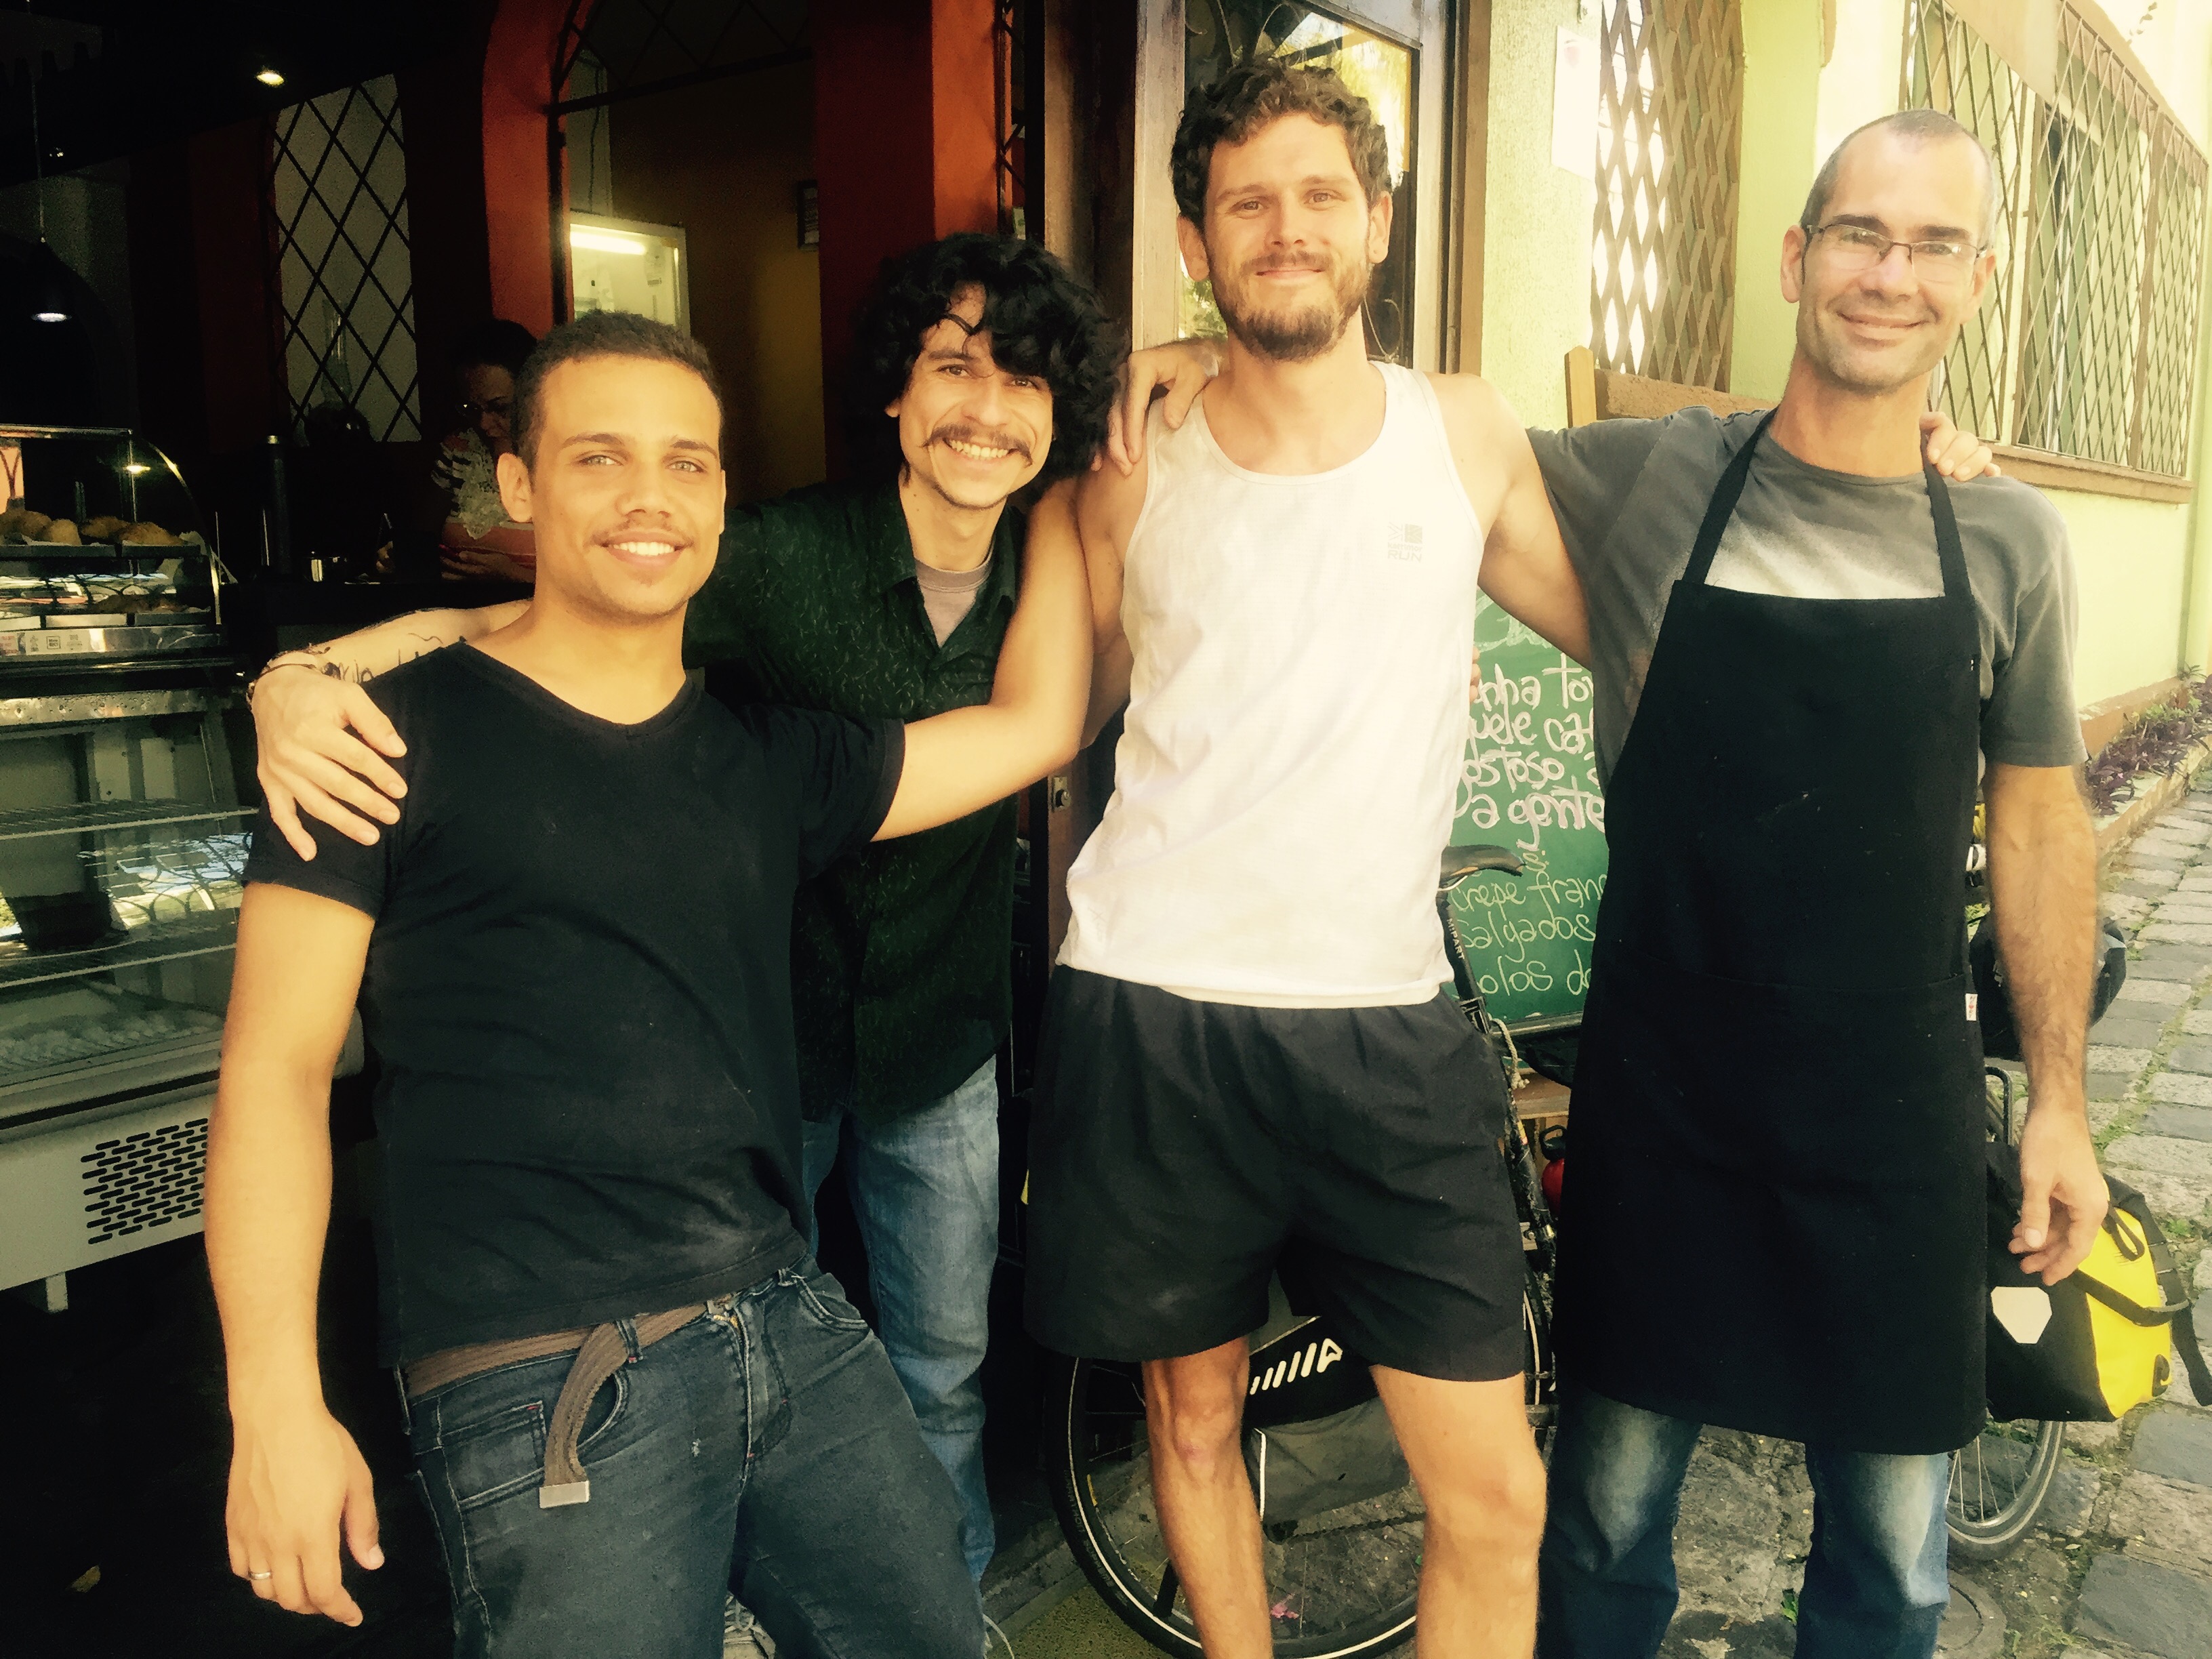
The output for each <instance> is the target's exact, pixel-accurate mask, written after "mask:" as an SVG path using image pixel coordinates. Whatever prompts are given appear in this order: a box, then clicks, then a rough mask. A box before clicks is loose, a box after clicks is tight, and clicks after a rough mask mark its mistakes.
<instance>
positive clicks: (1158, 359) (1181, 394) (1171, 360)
mask: <svg viewBox="0 0 2212 1659" xmlns="http://www.w3.org/2000/svg"><path fill="white" fill-rule="evenodd" d="M1220 372H1221V342H1220V341H1218V340H1170V342H1169V343H1167V344H1165V345H1158V346H1152V347H1148V348H1147V349H1145V350H1143V351H1135V352H1132V353H1130V354H1129V361H1128V362H1127V364H1125V365H1124V366H1123V368H1122V372H1121V396H1120V397H1119V398H1116V399H1115V402H1114V406H1113V407H1112V408H1111V409H1109V410H1108V411H1107V413H1106V448H1105V450H1104V452H1103V453H1102V454H1100V455H1099V456H1097V458H1095V459H1093V460H1092V461H1091V471H1094V472H1096V471H1103V470H1104V468H1105V465H1106V464H1107V463H1108V462H1109V461H1110V462H1111V463H1112V464H1113V465H1114V467H1115V469H1116V470H1118V471H1120V472H1121V473H1122V474H1123V475H1124V476H1125V477H1126V476H1127V474H1129V473H1131V472H1133V471H1135V470H1136V467H1137V464H1138V462H1139V461H1141V460H1143V459H1145V421H1146V415H1147V414H1148V412H1149V411H1150V410H1151V409H1152V399H1153V398H1154V397H1155V396H1163V397H1164V398H1165V401H1164V403H1163V404H1161V406H1160V413H1161V416H1162V418H1163V419H1164V420H1165V421H1166V422H1167V423H1168V429H1169V430H1170V432H1172V431H1176V430H1177V429H1179V428H1181V427H1182V423H1183V422H1184V421H1186V420H1187V419H1188V418H1189V416H1190V410H1191V405H1192V404H1195V403H1196V402H1197V401H1198V399H1199V394H1200V393H1201V392H1204V391H1205V390H1206V384H1207V382H1208V381H1210V380H1212V379H1213V377H1214V376H1215V375H1216V374H1219V373H1220Z"/></svg>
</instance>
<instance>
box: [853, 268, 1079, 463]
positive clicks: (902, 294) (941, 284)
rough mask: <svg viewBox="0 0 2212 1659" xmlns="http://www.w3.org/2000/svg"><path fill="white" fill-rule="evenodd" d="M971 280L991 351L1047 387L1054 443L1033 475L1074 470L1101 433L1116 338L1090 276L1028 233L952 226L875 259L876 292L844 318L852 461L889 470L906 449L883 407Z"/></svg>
mask: <svg viewBox="0 0 2212 1659" xmlns="http://www.w3.org/2000/svg"><path fill="white" fill-rule="evenodd" d="M965 289H981V291H982V295H983V318H982V320H981V322H979V323H977V324H976V325H975V331H977V332H978V333H981V332H982V331H985V330H988V331H989V332H990V336H991V358H992V361H993V362H995V363H997V364H998V366H999V367H1000V368H1003V369H1010V370H1012V372H1013V373H1015V374H1033V375H1035V376H1036V378H1037V379H1039V380H1042V381H1043V382H1044V383H1045V384H1046V385H1047V386H1049V387H1051V388H1052V448H1051V450H1050V451H1049V452H1048V453H1047V454H1046V456H1045V461H1044V467H1043V470H1042V471H1040V472H1039V473H1038V475H1037V479H1036V482H1037V483H1054V482H1056V481H1057V480H1059V479H1061V478H1070V477H1074V476H1075V475H1076V474H1077V473H1079V472H1082V471H1085V470H1087V469H1088V468H1089V467H1090V465H1091V457H1092V456H1094V455H1095V454H1097V452H1098V447H1099V445H1101V444H1102V443H1103V442H1105V441H1106V416H1107V411H1108V410H1110V409H1111V408H1112V407H1113V404H1114V390H1115V377H1116V376H1117V375H1118V374H1119V373H1120V371H1121V359H1122V352H1121V340H1120V338H1119V337H1118V336H1117V335H1116V334H1115V331H1114V330H1113V329H1112V328H1111V327H1110V326H1109V325H1108V323H1107V321H1106V314H1105V313H1104V312H1103V310H1102V309H1100V307H1099V304H1098V296H1097V295H1096V294H1095V293H1093V292H1092V291H1091V286H1090V284H1089V283H1085V282H1084V281H1083V279H1082V278H1081V277H1079V276H1077V275H1076V274H1075V273H1074V272H1073V271H1072V270H1069V269H1068V268H1067V267H1066V265H1065V264H1061V263H1060V260H1059V259H1057V258H1054V256H1053V255H1051V254H1050V253H1048V252H1045V250H1044V249H1042V248H1041V247H1039V246H1037V245H1036V243H1034V242H1025V241H1019V240H1016V239H1015V238H1013V237H1011V236H990V235H986V234H983V233H981V231H959V232H957V233H955V234H952V235H951V236H947V237H945V239H944V240H941V241H936V242H929V243H926V244H924V245H923V246H921V247H918V248H915V249H914V250H913V251H912V252H908V253H903V254H901V255H899V256H898V257H897V258H892V259H887V260H885V261H884V267H883V271H882V273H881V275H880V276H879V277H878V280H877V283H876V289H875V292H874V293H873V294H872V295H869V297H868V300H867V302H866V304H865V305H864V306H862V307H861V308H860V314H859V315H858V316H857V317H856V318H855V319H854V327H853V357H852V366H851V369H850V371H849V373H848V375H847V378H846V385H845V424H846V434H847V441H848V444H849V446H850V448H851V453H852V458H853V464H854V471H855V472H856V473H857V474H858V475H859V476H860V477H867V478H878V479H889V478H896V477H898V476H899V473H900V470H901V469H902V467H903V466H904V465H906V457H905V455H904V453H902V451H901V449H900V448H899V438H898V423H897V422H896V421H893V420H890V419H889V418H887V417H886V416H884V409H885V408H886V407H887V406H889V405H890V404H893V403H895V402H896V401H897V400H898V398H900V396H901V395H902V393H904V392H905V391H906V387H907V382H908V379H909V378H910V377H911V376H912V375H913V374H914V364H915V359H916V358H917V357H919V356H921V337H922V336H923V335H925V334H927V333H928V332H929V331H930V330H931V329H933V328H934V327H936V326H937V325H938V324H939V322H941V321H943V320H944V319H945V316H946V315H947V314H948V313H950V312H951V309H952V307H953V304H954V301H955V300H956V298H957V296H958V295H960V294H961V293H962V292H963V290H965Z"/></svg>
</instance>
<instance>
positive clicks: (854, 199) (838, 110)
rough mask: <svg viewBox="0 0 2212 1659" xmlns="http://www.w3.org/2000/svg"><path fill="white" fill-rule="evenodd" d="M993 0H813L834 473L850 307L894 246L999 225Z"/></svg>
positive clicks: (826, 384)
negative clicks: (817, 1)
mask: <svg viewBox="0 0 2212 1659" xmlns="http://www.w3.org/2000/svg"><path fill="white" fill-rule="evenodd" d="M992 15H993V9H992V3H991V0H842V3H839V4H837V5H834V6H817V7H816V8H815V9H814V12H813V15H812V18H811V29H812V40H813V48H814V97H815V106H814V161H815V176H816V179H817V186H818V188H819V190H820V192H821V222H822V369H823V389H824V393H825V396H824V398H823V409H824V412H825V416H826V418H827V420H828V422H829V458H830V471H831V472H832V473H833V474H835V473H836V472H839V471H842V455H843V449H844V445H843V441H842V431H841V430H840V423H841V411H842V386H843V385H844V377H845V364H846V361H847V358H848V356H849V355H850V353H851V349H852V320H853V313H854V311H855V310H856V309H857V308H858V307H859V306H860V302H861V301H863V300H864V299H865V298H866V295H867V293H868V290H869V289H870V288H871V287H872V285H873V284H874V283H875V280H876V274H877V272H878V270H879V269H880V268H881V267H882V264H883V262H884V260H885V259H887V258H890V257H891V256H892V255H894V254H897V253H903V252H905V251H906V250H907V249H908V248H910V247H914V246H916V245H918V244H920V243H922V242H926V241H929V240H933V238H935V237H939V236H944V235H947V234H950V233H951V232H953V231H956V230H994V229H996V228H998V216H999V209H998V179H997V175H996V173H995V172H994V163H995V159H996V155H997V149H998V94H997V86H996V80H995V71H994V64H995V61H996V60H995V57H994V42H993V40H992V38H991V22H992Z"/></svg>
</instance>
